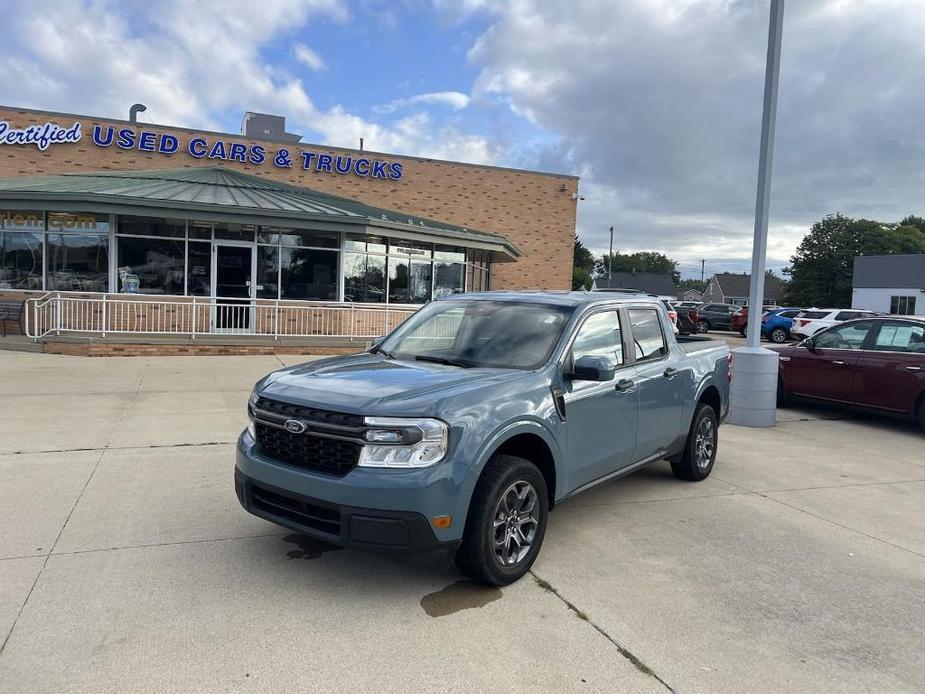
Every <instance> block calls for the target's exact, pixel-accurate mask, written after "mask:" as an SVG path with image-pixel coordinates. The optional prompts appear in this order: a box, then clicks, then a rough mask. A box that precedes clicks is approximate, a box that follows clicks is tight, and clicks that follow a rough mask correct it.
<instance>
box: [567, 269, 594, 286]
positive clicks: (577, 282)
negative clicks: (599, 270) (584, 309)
mask: <svg viewBox="0 0 925 694" xmlns="http://www.w3.org/2000/svg"><path fill="white" fill-rule="evenodd" d="M593 281H594V280H593V279H592V277H591V273H590V272H588V271H587V270H586V269H585V268H583V267H576V268H572V289H591V283H592V282H593Z"/></svg>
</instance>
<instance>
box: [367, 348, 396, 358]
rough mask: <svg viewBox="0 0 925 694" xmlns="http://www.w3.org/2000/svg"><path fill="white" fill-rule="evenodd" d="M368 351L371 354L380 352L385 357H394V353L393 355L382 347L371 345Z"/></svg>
mask: <svg viewBox="0 0 925 694" xmlns="http://www.w3.org/2000/svg"><path fill="white" fill-rule="evenodd" d="M369 351H370V353H371V354H381V355H382V356H384V357H385V358H386V359H394V358H395V355H394V354H392V353H391V352H387V351H385V350H384V349H382V347H373V348H372V349H371V350H369Z"/></svg>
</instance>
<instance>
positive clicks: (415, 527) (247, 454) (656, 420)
mask: <svg viewBox="0 0 925 694" xmlns="http://www.w3.org/2000/svg"><path fill="white" fill-rule="evenodd" d="M729 374H730V358H729V350H728V348H727V347H726V344H725V343H724V342H716V341H710V340H702V341H694V342H688V343H683V344H682V343H679V342H678V341H677V340H676V338H675V336H674V332H673V331H672V329H671V325H670V323H669V321H668V316H667V314H666V313H665V309H664V307H663V306H662V304H661V303H660V302H659V301H658V300H657V299H652V298H649V297H645V296H641V295H639V294H619V293H607V294H598V293H587V292H563V293H556V292H536V293H533V292H485V293H478V294H464V295H458V296H453V297H448V298H446V299H440V300H437V301H434V302H432V303H430V304H428V305H427V306H425V307H424V308H422V309H421V310H420V311H418V312H417V313H415V314H414V315H413V316H412V317H411V318H409V319H408V320H406V321H405V322H404V323H402V324H401V325H400V326H399V327H398V328H396V329H395V331H394V332H392V333H391V334H390V335H389V336H388V337H386V338H384V339H383V340H381V341H379V342H378V343H376V344H375V346H373V348H372V349H370V350H369V351H368V352H365V353H362V354H355V355H350V356H343V357H335V358H331V359H323V360H320V361H315V362H312V363H309V364H303V365H300V366H294V367H290V368H287V369H282V370H280V371H276V372H274V373H271V374H269V375H268V376H266V377H265V378H263V379H262V380H261V381H260V382H259V383H257V385H256V387H255V388H254V392H253V393H252V394H251V396H250V399H249V402H248V405H247V411H248V415H249V417H250V424H249V425H248V427H247V429H246V430H245V431H244V432H243V433H242V434H241V437H240V439H239V440H238V447H237V464H236V469H235V488H236V491H237V495H238V499H239V500H240V502H241V504H242V505H243V506H244V508H245V509H247V510H248V511H250V512H251V513H253V514H255V515H257V516H260V517H262V518H265V519H267V520H270V521H273V522H274V523H278V524H279V525H282V526H285V527H287V528H292V529H295V530H297V531H299V532H301V533H305V534H307V535H311V536H314V537H316V538H320V539H322V540H325V541H328V542H330V543H333V544H338V545H343V546H349V547H358V548H365V549H376V550H392V551H398V552H425V551H431V550H448V551H450V552H452V553H454V556H455V559H456V563H457V565H458V566H459V567H460V569H461V570H462V571H463V572H464V573H465V574H467V575H468V576H470V577H471V578H473V579H474V580H477V581H480V582H483V583H488V584H493V585H504V584H508V583H511V582H513V581H515V580H517V579H518V578H520V577H521V576H522V575H523V574H524V573H526V571H527V570H528V569H529V568H530V566H531V564H532V563H533V561H534V559H535V558H536V555H537V553H538V552H539V549H540V545H541V543H542V541H543V536H544V533H545V530H546V521H547V515H548V513H549V511H550V510H551V509H552V508H553V506H554V505H556V504H559V503H562V502H563V501H564V500H565V499H567V498H569V497H570V496H573V495H575V494H577V493H579V492H581V491H583V490H585V489H588V488H589V487H591V486H593V485H595V484H598V483H600V482H603V481H605V480H609V479H612V478H615V477H618V476H621V475H625V474H627V473H630V472H632V471H633V470H637V469H638V468H640V467H642V466H643V465H647V464H649V463H653V462H656V461H660V460H665V459H667V460H669V461H670V462H671V468H672V470H673V471H674V474H675V476H677V477H678V478H680V479H683V480H692V481H698V480H702V479H704V478H706V477H707V475H709V474H710V471H711V469H712V467H713V463H714V460H715V459H716V450H717V443H718V438H717V434H718V427H719V424H720V422H721V421H722V420H723V419H724V418H725V415H726V412H727V407H728V402H729V398H728V394H729Z"/></svg>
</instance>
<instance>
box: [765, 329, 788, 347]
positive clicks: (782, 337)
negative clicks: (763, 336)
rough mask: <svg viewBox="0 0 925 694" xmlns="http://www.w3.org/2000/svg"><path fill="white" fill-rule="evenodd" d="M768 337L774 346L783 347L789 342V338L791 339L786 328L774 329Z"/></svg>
mask: <svg viewBox="0 0 925 694" xmlns="http://www.w3.org/2000/svg"><path fill="white" fill-rule="evenodd" d="M768 337H769V338H770V340H771V342H773V343H774V344H777V345H782V344H784V343H785V342H786V341H787V338H788V337H790V335H789V334H788V333H787V331H786V330H785V329H784V328H774V330H772V331H771V334H770V335H768Z"/></svg>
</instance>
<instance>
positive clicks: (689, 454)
mask: <svg viewBox="0 0 925 694" xmlns="http://www.w3.org/2000/svg"><path fill="white" fill-rule="evenodd" d="M718 427H719V420H718V419H717V418H716V411H715V410H714V409H713V408H712V407H710V406H709V405H703V404H701V405H698V406H697V411H696V412H694V421H692V422H691V429H690V432H689V433H688V434H687V445H685V446H684V452H683V453H682V454H681V457H680V458H678V459H677V460H672V461H671V471H672V472H673V473H674V476H675V477H677V478H678V479H682V480H688V481H690V482H699V481H701V480H705V479H706V478H707V477H709V476H710V472H711V471H712V470H713V463H714V462H715V461H716V450H717V448H718V446H719V428H718Z"/></svg>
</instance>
